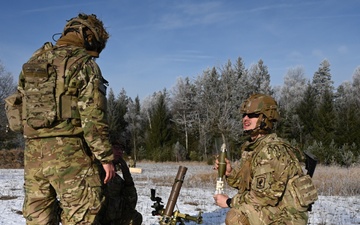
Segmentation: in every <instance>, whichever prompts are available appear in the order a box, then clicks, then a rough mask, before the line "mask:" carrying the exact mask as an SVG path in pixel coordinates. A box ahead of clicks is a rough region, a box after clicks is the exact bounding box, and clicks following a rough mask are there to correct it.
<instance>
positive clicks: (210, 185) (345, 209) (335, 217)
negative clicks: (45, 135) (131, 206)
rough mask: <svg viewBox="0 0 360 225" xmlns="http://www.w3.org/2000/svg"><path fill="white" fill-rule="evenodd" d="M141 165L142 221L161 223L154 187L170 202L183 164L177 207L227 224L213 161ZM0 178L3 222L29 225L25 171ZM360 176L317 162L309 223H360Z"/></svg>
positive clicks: (211, 223)
mask: <svg viewBox="0 0 360 225" xmlns="http://www.w3.org/2000/svg"><path fill="white" fill-rule="evenodd" d="M137 166H138V167H139V168H141V169H142V173H139V174H136V173H134V174H133V178H134V181H135V184H136V188H137V191H138V195H139V198H138V204H137V209H138V211H139V212H141V213H142V215H143V217H144V223H143V224H144V225H155V224H158V219H159V218H158V217H157V216H152V214H151V212H152V211H153V210H154V208H152V205H153V204H154V202H153V201H151V199H150V189H152V188H153V189H156V196H157V197H161V198H162V201H163V204H164V205H166V204H167V199H168V197H169V195H170V191H171V188H172V184H173V182H174V179H175V177H176V174H177V171H178V168H179V166H185V167H187V168H188V170H187V172H186V175H185V180H184V184H183V185H182V188H181V191H180V194H179V197H178V201H177V206H176V207H175V210H179V211H180V212H181V213H185V214H189V215H192V216H197V215H198V213H199V212H200V211H201V212H202V216H203V224H208V225H220V224H224V223H223V221H224V219H225V214H226V212H227V209H220V208H219V207H217V206H216V205H214V202H213V199H212V195H213V193H214V191H215V181H216V174H217V173H216V172H215V171H214V170H213V169H212V166H211V165H206V164H204V163H198V162H191V163H189V162H184V163H153V162H139V163H138V164H137ZM0 179H1V181H2V182H1V184H0V225H19V224H25V221H24V219H23V218H22V216H21V207H22V201H23V190H22V185H23V170H22V169H0ZM359 180H360V168H358V167H352V168H349V169H345V168H339V167H335V166H334V167H323V166H319V167H318V168H317V171H316V172H315V176H314V182H315V184H316V186H317V187H318V188H319V194H320V197H319V200H318V201H317V202H316V203H315V204H314V205H313V210H312V212H310V221H309V224H317V225H332V224H334V225H335V224H336V225H355V224H360V194H359V190H360V188H359V187H360V184H359V182H358V181H359ZM225 192H226V193H227V194H229V195H230V196H231V195H234V194H235V193H236V191H235V190H234V189H231V188H230V187H225ZM186 224H195V223H194V222H189V223H186Z"/></svg>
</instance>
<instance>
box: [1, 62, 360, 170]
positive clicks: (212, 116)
mask: <svg viewBox="0 0 360 225" xmlns="http://www.w3.org/2000/svg"><path fill="white" fill-rule="evenodd" d="M270 79H271V76H270V74H269V72H268V68H267V66H266V65H265V64H264V62H263V61H262V60H261V59H260V60H259V61H258V62H257V63H255V64H253V65H251V66H250V67H249V68H246V67H245V65H244V63H243V60H242V58H241V57H239V58H238V59H237V60H236V61H235V62H231V61H230V60H229V61H228V62H227V63H225V64H224V65H222V66H221V67H213V68H209V69H205V70H204V71H203V72H202V74H201V75H198V76H197V77H194V78H190V77H185V78H178V80H176V81H174V82H175V85H174V87H172V88H171V89H167V88H164V89H163V90H160V91H155V92H154V93H153V94H152V95H151V96H147V97H146V98H145V99H139V97H136V98H135V99H132V98H131V97H129V96H127V95H126V90H125V89H124V88H123V89H122V90H121V91H120V92H119V93H114V91H113V89H112V88H110V89H109V90H108V95H107V101H108V102H107V103H108V104H107V106H108V120H109V126H110V127H109V129H110V139H111V142H112V144H113V145H114V146H117V147H118V148H119V149H121V150H122V151H123V152H124V154H126V155H127V156H132V157H133V158H134V159H135V160H152V161H156V162H163V161H185V160H191V161H207V162H209V163H211V161H212V160H213V159H214V155H217V154H218V153H219V150H220V146H221V145H222V143H223V142H225V143H226V145H227V149H228V158H231V159H232V160H236V159H238V158H239V157H240V152H239V151H240V146H241V144H242V143H243V142H244V141H246V137H245V136H244V135H243V132H242V126H241V118H242V117H241V115H240V113H239V107H240V105H241V103H242V102H243V101H244V100H245V99H247V98H248V97H249V96H250V95H251V94H253V93H264V94H269V95H271V96H273V97H274V98H275V99H276V101H277V103H278V105H279V109H280V116H281V120H280V121H279V122H278V123H277V124H276V128H275V132H276V133H277V134H278V135H279V136H281V137H283V138H285V139H287V140H288V141H289V142H291V143H292V144H293V145H295V146H297V147H298V148H299V149H301V150H302V151H304V152H309V153H312V154H313V155H315V156H316V157H317V159H318V161H319V162H320V163H322V164H325V165H329V164H338V165H342V166H346V167H348V166H351V165H353V164H359V163H360V156H359V155H360V117H359V116H357V115H358V114H359V113H358V112H357V110H358V109H359V108H360V95H359V93H360V66H359V67H358V68H356V69H355V70H354V73H353V75H352V81H345V82H343V83H342V84H340V85H339V86H338V87H334V82H333V81H332V76H331V66H330V63H329V61H328V60H323V61H322V62H321V63H320V64H319V67H318V69H317V71H314V73H313V77H312V79H308V78H306V76H305V72H304V68H303V67H301V66H297V67H293V68H290V69H289V70H288V71H287V73H286V75H285V76H284V80H283V84H282V85H281V86H277V87H272V86H271V85H270ZM16 83H17V78H14V77H13V76H12V74H10V73H9V72H7V71H6V69H5V66H4V65H3V64H1V62H0V149H4V150H10V149H14V148H18V149H22V148H23V145H24V142H23V138H22V135H21V134H17V133H14V132H12V131H10V130H9V129H7V126H6V124H7V119H6V116H5V111H4V99H5V98H6V97H7V96H8V95H9V94H11V93H13V92H14V91H15V90H16ZM11 84H12V85H11ZM110 87H111V84H110Z"/></svg>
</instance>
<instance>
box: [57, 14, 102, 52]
mask: <svg viewBox="0 0 360 225" xmlns="http://www.w3.org/2000/svg"><path fill="white" fill-rule="evenodd" d="M72 31H76V32H79V33H80V35H81V36H82V37H83V38H84V42H85V43H84V45H85V48H86V49H87V50H89V51H95V52H97V53H98V54H100V52H101V51H102V50H103V49H104V48H105V46H106V42H107V40H108V39H109V34H108V32H107V31H106V30H105V28H104V24H103V22H102V21H101V20H99V19H98V18H97V17H96V15H94V14H90V15H87V14H84V13H80V14H79V15H78V16H77V17H73V18H71V19H70V20H68V21H67V23H66V25H65V27H64V31H63V33H62V36H65V35H66V34H67V33H68V32H72Z"/></svg>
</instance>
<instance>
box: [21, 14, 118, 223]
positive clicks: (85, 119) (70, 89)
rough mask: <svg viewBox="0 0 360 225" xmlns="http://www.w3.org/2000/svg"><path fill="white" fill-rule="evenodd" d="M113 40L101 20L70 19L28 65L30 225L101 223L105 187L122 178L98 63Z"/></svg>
mask: <svg viewBox="0 0 360 225" xmlns="http://www.w3.org/2000/svg"><path fill="white" fill-rule="evenodd" d="M108 37H109V35H108V33H107V32H106V30H105V28H104V26H103V23H102V21H100V20H99V19H98V18H97V17H96V16H95V15H93V14H92V15H86V14H79V15H78V17H75V18H72V19H70V20H69V21H68V22H67V24H66V26H65V28H64V31H63V33H62V36H61V37H60V38H59V40H58V41H57V43H56V45H55V46H53V45H52V44H51V43H49V42H48V43H45V44H44V46H43V47H42V48H40V49H39V50H37V51H36V52H35V53H34V54H33V56H32V57H31V58H30V60H29V61H28V62H27V63H25V64H24V65H23V69H22V72H21V73H20V77H19V85H18V90H19V92H20V93H21V95H22V99H23V107H22V121H23V134H24V137H25V139H26V142H25V156H24V158H25V159H24V160H25V166H24V171H25V175H24V176H25V184H24V187H25V199H24V205H23V215H24V217H25V219H26V224H28V225H47V224H58V221H54V220H53V219H54V218H57V216H56V214H57V213H58V208H57V207H58V204H57V202H59V206H60V207H61V209H62V212H61V223H62V224H63V225H75V224H83V225H90V224H98V222H97V221H96V220H97V219H96V215H97V213H98V212H99V210H100V206H101V204H102V202H103V193H102V185H103V184H102V182H101V179H100V176H99V173H100V170H103V171H104V172H105V176H104V183H108V182H109V181H110V180H111V179H112V178H113V177H114V176H115V170H114V165H113V164H112V161H113V153H112V149H111V145H110V142H109V133H108V132H109V127H108V122H107V116H106V114H107V109H106V85H107V81H106V80H105V79H104V78H103V76H102V75H101V71H100V68H99V67H98V65H97V63H96V62H95V60H94V58H97V57H99V54H100V53H101V51H102V50H103V49H104V48H105V45H106V41H107V39H108Z"/></svg>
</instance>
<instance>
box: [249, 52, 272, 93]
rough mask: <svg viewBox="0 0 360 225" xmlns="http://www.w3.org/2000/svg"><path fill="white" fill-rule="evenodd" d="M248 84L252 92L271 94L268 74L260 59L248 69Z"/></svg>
mask: <svg viewBox="0 0 360 225" xmlns="http://www.w3.org/2000/svg"><path fill="white" fill-rule="evenodd" d="M249 84H250V87H251V90H253V93H262V94H268V95H272V93H273V91H272V89H271V86H270V74H269V71H268V68H267V66H266V65H264V62H263V60H262V59H260V60H259V61H258V63H257V64H253V65H251V66H250V69H249Z"/></svg>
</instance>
